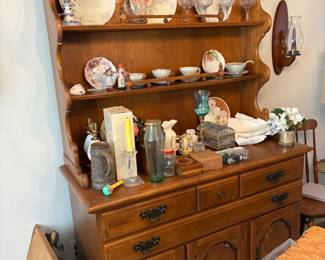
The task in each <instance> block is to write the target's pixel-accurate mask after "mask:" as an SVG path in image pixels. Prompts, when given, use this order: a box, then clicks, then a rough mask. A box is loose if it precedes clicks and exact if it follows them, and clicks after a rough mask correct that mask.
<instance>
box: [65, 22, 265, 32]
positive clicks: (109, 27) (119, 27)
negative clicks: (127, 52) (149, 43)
mask: <svg viewBox="0 0 325 260" xmlns="http://www.w3.org/2000/svg"><path fill="white" fill-rule="evenodd" d="M263 24H264V21H250V22H219V23H198V22H196V23H168V24H105V25H79V26H62V30H63V32H101V31H102V32H105V31H133V30H167V29H193V28H224V27H248V26H259V25H263Z"/></svg>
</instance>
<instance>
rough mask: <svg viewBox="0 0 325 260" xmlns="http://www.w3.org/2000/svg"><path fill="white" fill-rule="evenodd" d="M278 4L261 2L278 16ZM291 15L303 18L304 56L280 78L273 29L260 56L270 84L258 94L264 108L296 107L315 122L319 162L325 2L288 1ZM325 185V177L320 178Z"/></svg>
mask: <svg viewBox="0 0 325 260" xmlns="http://www.w3.org/2000/svg"><path fill="white" fill-rule="evenodd" d="M278 2H279V1H273V0H261V3H262V6H263V7H264V9H265V10H266V11H267V12H268V13H269V14H271V15H272V17H273V16H274V14H275V11H276V7H277V4H278ZM287 4H288V8H289V15H301V16H302V29H303V33H304V38H305V45H304V49H303V56H301V57H298V58H297V59H296V61H295V63H293V64H292V65H291V66H290V67H288V68H286V69H285V70H284V71H283V72H282V74H281V75H280V76H277V75H275V73H274V71H273V67H272V53H271V39H272V29H271V31H270V32H269V33H268V34H267V36H266V37H265V38H264V40H263V41H262V43H261V45H260V54H261V57H262V59H263V61H264V62H266V63H267V64H268V66H269V67H270V68H271V73H272V74H271V80H270V81H269V82H268V83H267V84H266V85H265V86H264V88H262V90H261V92H260V94H259V104H260V106H261V107H267V108H273V107H279V106H280V107H282V106H296V107H298V108H299V109H300V110H301V112H302V113H304V114H305V115H306V117H307V118H315V119H316V120H317V121H318V123H319V127H318V130H317V144H318V157H319V159H321V158H325V138H324V132H325V105H321V104H320V98H321V95H322V82H323V76H324V66H325V64H324V62H325V60H324V59H325V58H324V57H325V56H324V50H325V30H324V24H325V16H324V10H325V1H324V0H312V1H306V0H287ZM320 178H321V181H322V183H324V184H325V175H322V176H320Z"/></svg>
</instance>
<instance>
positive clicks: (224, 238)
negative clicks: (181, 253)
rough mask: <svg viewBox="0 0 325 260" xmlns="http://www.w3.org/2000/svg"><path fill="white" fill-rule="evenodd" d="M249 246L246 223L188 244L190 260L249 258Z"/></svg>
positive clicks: (240, 259)
mask: <svg viewBox="0 0 325 260" xmlns="http://www.w3.org/2000/svg"><path fill="white" fill-rule="evenodd" d="M247 248H248V232H247V224H246V223H245V224H241V225H237V226H234V227H231V228H228V229H226V230H223V231H219V232H217V233H215V234H212V235H210V236H206V237H204V238H201V239H198V240H196V241H194V242H192V243H190V244H188V245H187V252H188V260H246V259H247V260H248V250H247Z"/></svg>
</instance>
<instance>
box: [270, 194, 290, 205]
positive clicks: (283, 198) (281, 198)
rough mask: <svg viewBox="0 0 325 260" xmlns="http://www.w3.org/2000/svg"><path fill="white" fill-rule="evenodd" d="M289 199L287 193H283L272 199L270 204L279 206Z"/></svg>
mask: <svg viewBox="0 0 325 260" xmlns="http://www.w3.org/2000/svg"><path fill="white" fill-rule="evenodd" d="M288 199H289V192H283V193H281V194H278V195H274V196H273V197H272V202H273V203H276V204H281V203H283V202H285V201H286V200H288Z"/></svg>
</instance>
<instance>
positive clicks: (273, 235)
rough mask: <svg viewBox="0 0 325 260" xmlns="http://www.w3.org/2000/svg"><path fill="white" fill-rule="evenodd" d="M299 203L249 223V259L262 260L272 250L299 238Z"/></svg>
mask: <svg viewBox="0 0 325 260" xmlns="http://www.w3.org/2000/svg"><path fill="white" fill-rule="evenodd" d="M299 228H300V203H296V204H294V205H292V206H290V207H286V208H284V209H281V210H277V211H274V212H272V213H270V214H267V215H265V216H262V217H259V218H256V219H255V220H253V221H252V222H251V228H250V229H251V252H252V255H251V259H257V260H258V259H262V258H263V257H264V256H266V255H267V254H268V253H270V252H271V251H272V250H273V249H274V248H276V247H277V246H279V245H281V244H282V243H283V242H285V241H286V240H288V239H289V238H292V239H294V240H296V239H298V237H299Z"/></svg>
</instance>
